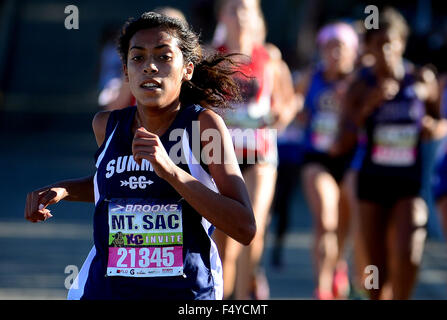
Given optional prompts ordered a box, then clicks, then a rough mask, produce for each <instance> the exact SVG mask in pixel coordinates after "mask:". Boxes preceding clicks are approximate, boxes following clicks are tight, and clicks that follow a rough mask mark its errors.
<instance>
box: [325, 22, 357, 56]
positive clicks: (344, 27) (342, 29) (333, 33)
mask: <svg viewBox="0 0 447 320" xmlns="http://www.w3.org/2000/svg"><path fill="white" fill-rule="evenodd" d="M333 39H337V40H340V41H343V42H344V43H345V44H346V45H347V46H349V47H351V48H353V49H354V50H357V48H358V45H359V39H358V36H357V33H356V32H355V31H354V28H352V27H351V26H350V25H349V24H347V23H343V22H339V23H334V24H329V25H326V26H325V27H323V28H322V29H321V30H320V32H319V33H318V36H317V44H318V45H320V46H322V45H324V44H326V43H327V42H328V41H330V40H333Z"/></svg>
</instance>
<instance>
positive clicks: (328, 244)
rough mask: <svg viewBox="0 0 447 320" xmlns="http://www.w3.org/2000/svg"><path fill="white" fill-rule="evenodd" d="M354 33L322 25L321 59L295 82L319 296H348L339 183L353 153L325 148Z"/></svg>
mask: <svg viewBox="0 0 447 320" xmlns="http://www.w3.org/2000/svg"><path fill="white" fill-rule="evenodd" d="M358 42H359V41H358V36H357V34H356V32H355V30H354V29H353V27H351V26H350V25H349V24H347V23H342V22H337V23H332V24H328V25H326V26H324V27H323V28H322V29H321V30H320V32H319V33H318V36H317V45H318V50H319V53H320V57H321V61H320V62H319V63H318V65H317V66H316V67H314V68H312V69H311V70H309V71H308V72H307V75H306V76H304V77H303V78H302V80H301V81H300V83H299V84H298V90H297V91H298V93H299V94H301V95H302V96H303V97H305V100H304V110H303V113H304V114H303V119H304V121H305V123H306V132H305V140H304V141H305V142H304V152H305V154H304V159H303V164H302V173H301V175H302V182H303V191H304V194H305V196H306V198H307V201H308V205H309V208H310V210H311V212H312V213H313V218H314V236H315V238H314V259H315V261H314V262H315V268H316V272H315V276H316V283H317V285H316V289H315V297H316V298H317V299H334V298H346V297H347V296H348V294H349V279H348V265H347V263H346V261H345V258H344V257H343V248H344V244H345V239H346V237H347V233H348V229H349V219H350V213H349V202H348V197H347V191H346V189H345V188H344V187H343V185H344V180H343V178H344V176H345V173H346V171H347V169H348V168H349V165H350V162H351V160H352V157H353V150H352V151H351V152H350V153H348V154H343V155H341V156H337V157H333V156H331V155H330V154H329V151H330V149H331V147H332V145H333V143H334V141H335V138H336V137H337V133H338V128H339V126H340V119H341V112H342V107H341V104H340V103H341V97H342V96H343V94H344V93H345V91H346V88H347V85H348V82H349V81H350V79H351V78H350V77H351V75H352V73H353V71H354V66H355V62H356V58H357V50H358Z"/></svg>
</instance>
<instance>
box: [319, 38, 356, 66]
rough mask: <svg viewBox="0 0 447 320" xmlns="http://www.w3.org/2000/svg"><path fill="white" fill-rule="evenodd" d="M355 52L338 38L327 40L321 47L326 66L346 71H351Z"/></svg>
mask: <svg viewBox="0 0 447 320" xmlns="http://www.w3.org/2000/svg"><path fill="white" fill-rule="evenodd" d="M355 57H356V52H355V50H354V49H352V48H351V47H349V46H347V45H346V44H345V43H344V42H343V41H340V40H338V39H333V40H329V41H328V42H327V43H325V44H324V45H323V47H322V58H323V61H324V63H325V65H326V66H327V67H328V68H333V69H334V71H336V72H340V73H347V72H350V71H352V69H353V67H354V61H355Z"/></svg>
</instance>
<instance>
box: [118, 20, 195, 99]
mask: <svg viewBox="0 0 447 320" xmlns="http://www.w3.org/2000/svg"><path fill="white" fill-rule="evenodd" d="M124 68H125V74H126V77H127V79H128V81H129V85H130V90H131V92H132V94H133V95H134V96H135V98H136V100H137V102H138V104H141V105H143V106H148V107H153V106H157V107H160V106H167V105H170V104H172V103H175V102H176V101H178V99H179V95H180V89H181V85H182V82H183V80H189V79H190V78H191V76H192V69H193V66H192V64H188V65H185V63H184V61H183V54H182V52H181V50H180V48H179V47H178V39H177V38H176V37H175V36H173V35H172V32H168V31H167V30H166V29H165V28H162V27H157V28H151V29H144V30H140V31H138V32H136V33H135V34H134V36H133V37H132V38H131V39H130V41H129V51H128V58H127V65H126V66H125V67H124Z"/></svg>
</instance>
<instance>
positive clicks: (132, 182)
mask: <svg viewBox="0 0 447 320" xmlns="http://www.w3.org/2000/svg"><path fill="white" fill-rule="evenodd" d="M120 182H121V187H129V188H130V189H132V190H135V189H137V188H139V189H146V187H147V186H148V185H151V184H152V183H154V182H153V181H151V180H147V179H146V176H139V177H138V178H137V177H135V176H131V177H129V180H124V181H120Z"/></svg>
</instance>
